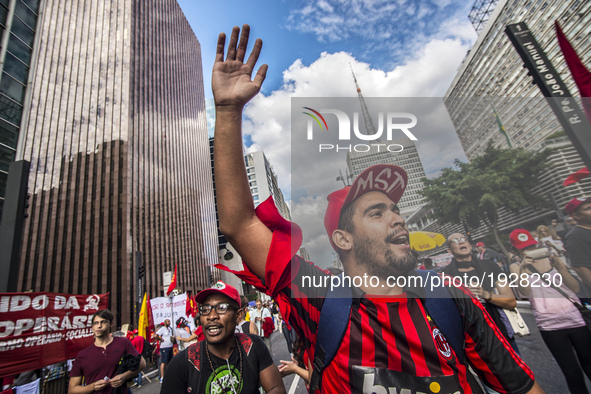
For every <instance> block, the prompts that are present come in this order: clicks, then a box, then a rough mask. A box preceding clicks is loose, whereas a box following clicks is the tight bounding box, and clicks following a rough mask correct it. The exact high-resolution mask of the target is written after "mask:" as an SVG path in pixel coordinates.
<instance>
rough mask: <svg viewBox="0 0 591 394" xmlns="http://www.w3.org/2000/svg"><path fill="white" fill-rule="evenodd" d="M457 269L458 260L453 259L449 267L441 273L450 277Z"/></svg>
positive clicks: (444, 268)
mask: <svg viewBox="0 0 591 394" xmlns="http://www.w3.org/2000/svg"><path fill="white" fill-rule="evenodd" d="M455 267H456V259H451V261H450V263H449V264H448V265H446V266H445V267H443V269H442V270H441V272H443V273H444V274H447V275H449V274H450V273H451V271H452V270H453V269H454V268H455Z"/></svg>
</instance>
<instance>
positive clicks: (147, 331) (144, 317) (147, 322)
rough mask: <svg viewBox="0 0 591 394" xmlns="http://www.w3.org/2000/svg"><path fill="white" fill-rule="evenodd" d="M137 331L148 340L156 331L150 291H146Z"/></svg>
mask: <svg viewBox="0 0 591 394" xmlns="http://www.w3.org/2000/svg"><path fill="white" fill-rule="evenodd" d="M137 331H138V335H140V336H142V337H144V338H145V339H147V340H148V341H149V340H150V338H151V337H152V333H153V332H154V318H153V317H152V306H151V305H150V298H149V297H148V293H144V301H143V302H142V308H141V310H140V318H139V319H138V327H137Z"/></svg>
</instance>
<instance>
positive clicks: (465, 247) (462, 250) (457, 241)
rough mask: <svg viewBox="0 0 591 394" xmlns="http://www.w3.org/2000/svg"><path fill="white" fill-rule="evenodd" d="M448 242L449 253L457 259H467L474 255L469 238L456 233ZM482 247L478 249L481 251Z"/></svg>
mask: <svg viewBox="0 0 591 394" xmlns="http://www.w3.org/2000/svg"><path fill="white" fill-rule="evenodd" d="M447 242H448V249H447V251H448V252H449V253H451V254H452V255H453V256H454V257H455V258H458V257H467V256H470V255H471V254H472V245H470V241H469V240H468V237H467V236H465V235H464V234H460V233H455V234H452V235H450V236H449V238H448V239H447ZM480 248H481V246H479V247H478V249H480Z"/></svg>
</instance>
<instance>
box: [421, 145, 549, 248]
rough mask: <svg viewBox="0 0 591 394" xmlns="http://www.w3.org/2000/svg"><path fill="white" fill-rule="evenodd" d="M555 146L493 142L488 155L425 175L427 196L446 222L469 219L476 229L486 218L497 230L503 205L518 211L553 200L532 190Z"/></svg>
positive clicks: (538, 182) (460, 221)
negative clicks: (540, 149) (438, 173)
mask: <svg viewBox="0 0 591 394" xmlns="http://www.w3.org/2000/svg"><path fill="white" fill-rule="evenodd" d="M549 154H550V151H548V150H545V151H543V152H532V151H527V150H525V149H523V148H518V149H497V148H494V147H493V146H492V145H489V146H488V147H487V149H486V151H485V152H484V154H483V155H481V156H479V157H477V158H475V159H473V160H472V162H470V163H462V162H460V161H459V160H456V161H455V168H445V169H443V171H442V174H441V176H439V177H438V178H435V179H426V178H423V183H424V186H425V187H424V188H423V190H422V195H423V196H424V197H425V199H426V202H427V203H428V204H429V206H430V207H431V208H433V210H434V216H435V218H436V219H438V220H439V221H441V222H445V223H457V224H460V223H466V224H467V225H468V226H470V227H471V228H477V227H478V226H479V225H480V221H483V222H484V223H485V224H486V225H487V226H488V227H489V228H491V229H492V230H493V232H494V233H495V237H496V238H497V239H498V235H497V231H496V227H497V223H498V219H499V215H498V213H499V209H500V208H501V207H502V206H504V207H506V208H507V209H509V210H510V211H512V212H518V211H519V210H520V209H522V208H524V207H526V206H532V207H535V208H541V207H543V206H546V205H547V204H548V202H547V200H546V198H545V197H544V196H540V195H537V194H535V193H533V192H532V189H533V188H534V187H536V186H538V185H539V184H540V179H539V178H538V176H539V175H540V173H541V172H542V171H543V170H544V169H545V168H546V167H547V166H548V162H547V159H548V156H549Z"/></svg>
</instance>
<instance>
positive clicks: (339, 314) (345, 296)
mask: <svg viewBox="0 0 591 394" xmlns="http://www.w3.org/2000/svg"><path fill="white" fill-rule="evenodd" d="M343 282H344V281H343ZM351 305H352V293H351V288H350V287H348V286H340V287H335V288H333V287H331V288H330V289H328V291H327V293H326V298H325V299H324V304H323V305H322V310H321V311H320V319H319V321H318V332H317V334H316V349H315V351H314V362H313V366H314V368H313V370H312V377H311V378H310V392H311V393H312V392H314V391H315V390H317V389H318V386H319V384H320V380H321V379H322V372H323V371H324V368H325V367H326V366H327V365H328V364H330V362H331V361H332V359H333V358H334V356H335V355H336V354H337V350H338V349H339V346H340V345H341V342H342V339H343V337H344V336H345V331H346V330H347V327H348V325H349V321H350V317H349V316H350V314H351Z"/></svg>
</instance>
